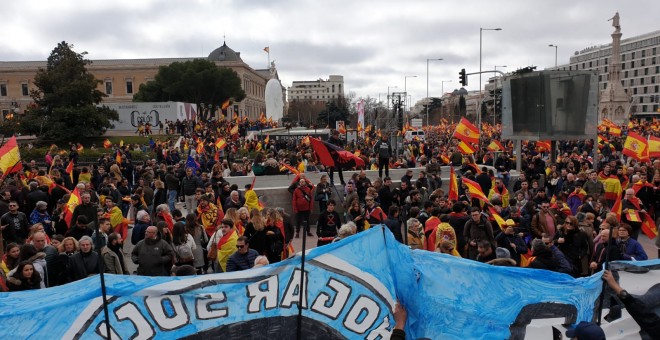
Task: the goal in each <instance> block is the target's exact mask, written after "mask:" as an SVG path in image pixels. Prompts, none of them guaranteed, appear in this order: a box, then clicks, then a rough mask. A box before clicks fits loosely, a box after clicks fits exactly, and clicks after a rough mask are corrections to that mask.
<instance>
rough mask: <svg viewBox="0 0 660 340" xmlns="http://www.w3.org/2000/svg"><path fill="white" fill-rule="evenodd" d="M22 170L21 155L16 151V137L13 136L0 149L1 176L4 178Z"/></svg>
mask: <svg viewBox="0 0 660 340" xmlns="http://www.w3.org/2000/svg"><path fill="white" fill-rule="evenodd" d="M22 169H23V163H21V154H20V153H19V151H18V143H16V136H14V137H11V138H10V139H9V140H8V141H7V143H5V145H3V146H2V147H1V148H0V170H2V173H3V176H6V175H8V174H10V173H12V172H17V171H20V170H22Z"/></svg>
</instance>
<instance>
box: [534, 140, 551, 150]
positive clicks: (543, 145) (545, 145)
mask: <svg viewBox="0 0 660 340" xmlns="http://www.w3.org/2000/svg"><path fill="white" fill-rule="evenodd" d="M536 148H537V149H539V151H541V150H545V151H550V149H551V148H552V144H551V142H550V141H549V140H540V141H537V142H536Z"/></svg>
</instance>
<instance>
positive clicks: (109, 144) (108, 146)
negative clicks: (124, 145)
mask: <svg viewBox="0 0 660 340" xmlns="http://www.w3.org/2000/svg"><path fill="white" fill-rule="evenodd" d="M103 147H104V148H106V149H110V148H111V147H112V142H111V141H110V140H109V139H107V138H106V139H105V140H104V141H103Z"/></svg>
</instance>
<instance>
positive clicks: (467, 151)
mask: <svg viewBox="0 0 660 340" xmlns="http://www.w3.org/2000/svg"><path fill="white" fill-rule="evenodd" d="M458 151H460V152H461V153H462V154H464V155H471V154H473V153H475V152H477V148H475V147H474V146H472V145H470V144H468V143H466V142H465V141H461V142H460V143H458Z"/></svg>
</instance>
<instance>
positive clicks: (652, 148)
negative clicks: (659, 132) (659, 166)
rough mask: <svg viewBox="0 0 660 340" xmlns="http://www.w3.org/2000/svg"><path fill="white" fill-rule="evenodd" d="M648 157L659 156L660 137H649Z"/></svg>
mask: <svg viewBox="0 0 660 340" xmlns="http://www.w3.org/2000/svg"><path fill="white" fill-rule="evenodd" d="M649 157H652V158H658V157H660V137H656V136H653V135H651V136H650V137H649Z"/></svg>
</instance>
